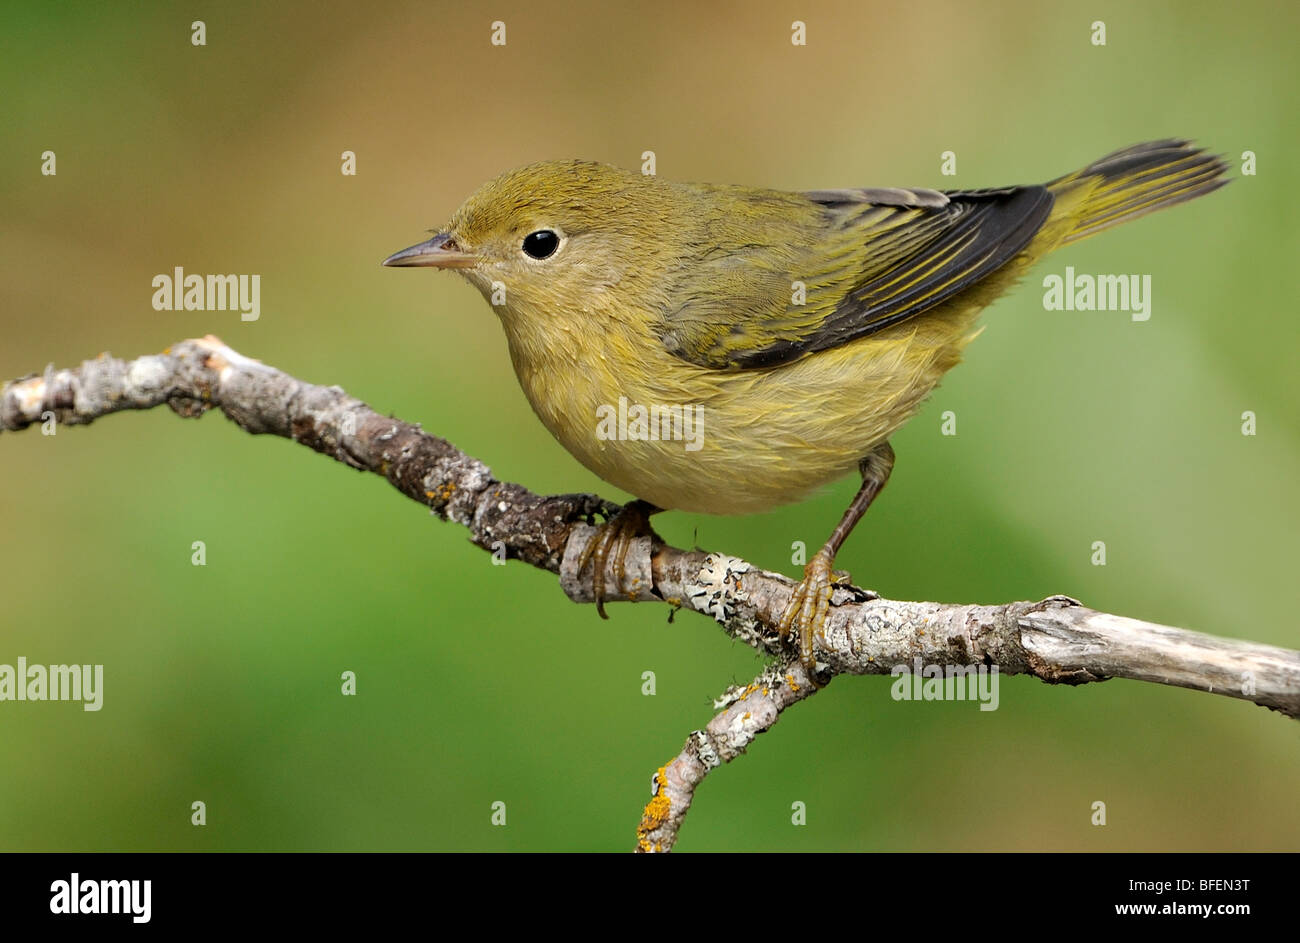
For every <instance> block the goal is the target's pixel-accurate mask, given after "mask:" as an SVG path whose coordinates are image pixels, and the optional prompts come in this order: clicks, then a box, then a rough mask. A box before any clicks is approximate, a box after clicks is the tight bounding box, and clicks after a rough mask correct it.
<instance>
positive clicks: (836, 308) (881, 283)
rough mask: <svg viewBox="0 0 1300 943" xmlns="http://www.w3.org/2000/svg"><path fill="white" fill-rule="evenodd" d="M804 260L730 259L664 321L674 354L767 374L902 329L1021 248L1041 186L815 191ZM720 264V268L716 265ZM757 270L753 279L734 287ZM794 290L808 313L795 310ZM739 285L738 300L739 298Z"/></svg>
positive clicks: (754, 250)
mask: <svg viewBox="0 0 1300 943" xmlns="http://www.w3.org/2000/svg"><path fill="white" fill-rule="evenodd" d="M804 197H805V198H807V199H808V200H810V201H811V202H812V203H813V204H815V206H816V207H817V209H818V210H819V212H820V214H821V215H820V218H819V223H818V227H817V230H816V231H817V232H818V237H817V238H815V239H813V240H812V243H811V244H809V245H807V246H806V251H803V252H801V253H798V254H792V252H791V249H790V247H788V246H787V247H776V246H771V247H762V246H753V245H749V246H745V247H744V249H745V251H743V252H738V253H735V254H732V253H728V254H727V258H726V260H725V264H726V266H727V269H728V272H727V276H728V277H726V278H725V279H721V280H718V288H717V290H716V291H712V292H709V291H705V292H695V293H693V295H692V297H691V298H690V300H689V302H688V303H687V304H686V305H684V306H682V307H681V308H679V309H678V310H677V311H676V312H673V313H672V314H670V315H669V316H668V317H667V318H666V319H665V326H664V332H663V336H664V338H665V344H666V345H667V346H668V347H669V349H670V350H672V352H673V353H675V354H676V355H677V356H679V357H681V358H682V359H684V360H688V361H690V362H692V363H696V364H699V365H700V366H707V367H712V368H715V369H732V370H734V369H755V368H761V367H772V366H776V365H779V364H783V363H788V362H789V361H792V360H795V359H798V358H799V357H802V356H805V355H807V354H809V353H812V352H814V351H818V350H825V349H827V348H831V347H836V346H839V345H841V344H845V343H848V342H850V341H853V340H857V339H858V338H862V337H867V336H869V335H871V334H874V333H876V332H877V331H881V330H884V329H885V328H888V327H890V326H892V325H895V324H898V323H900V322H901V321H905V320H907V319H908V318H912V317H915V316H917V315H919V314H922V313H923V312H925V311H928V310H930V309H932V308H934V307H936V306H937V305H940V304H942V303H943V302H945V301H947V300H949V299H950V298H952V297H954V296H955V295H957V294H958V293H959V292H961V291H963V290H965V289H966V288H969V287H970V286H971V285H973V284H975V283H976V282H978V281H980V280H981V279H983V278H986V277H987V276H988V275H990V274H992V273H993V272H995V271H996V270H997V269H999V268H1000V267H1001V266H1003V265H1005V264H1006V263H1007V262H1009V261H1010V260H1011V259H1012V258H1014V257H1015V256H1016V255H1017V254H1018V253H1019V252H1020V251H1021V250H1023V249H1024V248H1025V247H1026V246H1027V245H1028V244H1029V242H1030V240H1031V239H1032V238H1033V237H1034V234H1035V233H1037V232H1038V230H1039V229H1040V228H1041V227H1042V225H1043V223H1044V222H1045V221H1046V219H1047V217H1048V214H1049V213H1050V212H1051V208H1052V202H1053V198H1052V195H1051V193H1049V192H1048V190H1047V189H1046V188H1044V187H1037V186H1030V187H1009V188H1005V189H999V190H965V191H954V192H950V193H940V192H938V191H935V190H893V189H869V190H820V191H814V192H811V193H807V194H804ZM711 261H720V260H716V259H715V260H711ZM750 272H752V273H753V274H754V275H755V276H761V277H753V278H745V277H741V276H742V275H743V274H745V273H750ZM793 281H801V282H804V283H806V284H807V286H808V291H807V298H806V300H805V304H803V305H795V304H792V303H790V297H789V296H790V285H791V283H792V282H793ZM737 286H744V289H745V290H744V292H742V294H744V295H746V296H748V295H755V297H736V295H735V290H736V287H737Z"/></svg>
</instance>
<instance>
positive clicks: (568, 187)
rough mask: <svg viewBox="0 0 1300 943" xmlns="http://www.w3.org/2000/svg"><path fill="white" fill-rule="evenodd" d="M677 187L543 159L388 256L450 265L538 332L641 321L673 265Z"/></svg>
mask: <svg viewBox="0 0 1300 943" xmlns="http://www.w3.org/2000/svg"><path fill="white" fill-rule="evenodd" d="M679 198H680V197H678V196H677V195H676V194H675V193H674V190H673V185H671V184H665V183H659V182H658V181H656V180H655V178H653V177H646V176H642V175H641V174H638V173H633V172H631V171H627V170H622V169H620V168H618V167H612V166H609V165H607V164H598V163H593V162H589V161H574V160H569V161H545V162H542V163H537V164H531V165H529V166H527V167H523V168H520V169H519V170H514V171H511V172H510V173H507V174H504V175H502V176H501V177H498V178H497V179H496V180H493V181H491V182H490V183H487V184H485V185H484V186H482V187H481V188H480V189H479V190H478V191H477V192H476V193H474V194H473V195H472V196H471V197H470V198H469V199H468V200H466V201H465V203H464V205H463V206H461V208H460V209H458V210H457V211H456V212H455V213H454V214H453V215H452V217H451V221H450V222H449V223H448V225H447V227H446V228H445V229H444V230H443V231H442V232H439V233H438V234H437V235H435V236H434V237H433V238H432V239H429V240H427V241H426V242H422V243H420V244H419V245H415V246H411V247H410V248H409V249H404V250H402V251H401V252H398V253H396V254H394V255H392V256H390V257H389V258H387V259H385V260H384V264H385V265H391V266H431V267H435V268H444V269H452V270H455V271H456V272H458V273H460V274H461V275H464V276H465V277H466V278H467V279H469V281H471V282H472V283H473V284H474V285H476V286H477V287H478V289H479V291H481V292H482V293H483V295H484V297H485V298H487V299H488V301H489V303H491V304H492V305H493V308H494V309H495V310H496V312H497V314H498V315H500V317H501V319H502V321H503V322H505V325H506V329H507V331H508V332H512V331H513V330H517V329H520V328H521V326H522V322H534V323H533V324H532V328H533V330H534V331H535V330H553V329H555V328H556V327H561V328H569V329H572V328H574V327H576V326H577V325H576V324H575V323H574V322H575V321H582V320H587V321H589V322H590V325H589V326H592V327H600V326H601V323H602V321H604V322H605V323H608V320H607V319H610V318H613V319H616V320H625V319H627V318H634V317H635V318H640V317H644V315H645V313H646V310H647V308H650V307H653V306H654V305H655V304H657V303H661V302H662V298H663V296H664V292H665V290H666V288H665V285H664V281H665V276H666V275H667V274H669V272H670V271H671V270H672V269H673V268H674V266H673V265H672V244H671V241H670V240H669V241H666V240H665V239H664V233H665V231H667V232H671V231H672V227H673V225H674V222H675V220H674V216H676V215H678V214H676V213H675V212H674V207H673V201H674V199H679Z"/></svg>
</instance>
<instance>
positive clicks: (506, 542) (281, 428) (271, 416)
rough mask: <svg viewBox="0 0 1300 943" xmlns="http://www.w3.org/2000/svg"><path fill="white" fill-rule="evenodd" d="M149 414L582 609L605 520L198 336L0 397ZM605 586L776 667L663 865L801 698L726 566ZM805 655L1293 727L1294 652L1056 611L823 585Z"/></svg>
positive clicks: (734, 718) (28, 415)
mask: <svg viewBox="0 0 1300 943" xmlns="http://www.w3.org/2000/svg"><path fill="white" fill-rule="evenodd" d="M163 403H166V404H168V405H169V406H170V407H171V408H172V409H173V410H175V411H176V412H177V413H179V414H180V415H182V416H189V417H194V416H200V415H202V414H203V413H204V412H206V411H207V410H208V409H210V408H212V407H218V408H220V409H221V411H222V412H224V413H225V414H226V416H228V417H229V418H230V419H231V420H232V421H234V422H235V423H236V424H237V425H238V426H239V427H240V428H242V429H244V430H246V431H247V432H250V433H253V434H262V433H269V434H273V435H280V436H284V437H285V438H289V439H293V440H294V441H295V442H300V443H302V444H304V445H307V446H310V447H311V448H313V449H315V450H316V451H318V452H321V453H323V454H325V455H329V456H331V457H333V458H335V459H337V460H338V461H340V462H343V463H345V464H347V465H350V466H352V467H353V468H359V469H364V470H366V471H371V472H374V473H375V474H378V475H382V476H384V477H385V478H386V479H387V480H388V481H389V482H390V483H391V484H392V485H393V486H394V487H395V488H397V489H398V490H399V491H401V492H402V493H403V494H405V495H406V496H408V497H410V498H413V499H414V500H416V501H419V502H420V503H421V504H423V505H425V506H427V507H429V508H430V509H431V510H433V511H434V512H435V513H437V514H439V515H440V516H442V517H443V518H445V519H448V520H452V521H455V522H456V523H458V524H461V525H463V526H465V527H466V528H468V529H469V532H470V539H471V540H472V541H473V542H474V543H475V544H477V545H478V546H480V547H483V548H485V549H488V550H498V551H504V552H505V554H506V555H507V556H508V557H513V558H515V559H519V560H523V561H524V562H526V563H530V564H532V565H533V566H536V567H540V568H542V569H545V570H549V571H550V572H552V573H557V574H559V576H560V583H561V586H562V587H563V588H564V591H565V592H566V593H567V594H568V596H569V598H571V599H573V600H574V601H576V602H592V601H594V590H593V580H592V573H591V571H590V567H587V568H586V569H583V570H580V569H579V567H578V562H579V560H580V559H581V558H582V551H583V549H584V548H585V547H586V545H587V543H588V542H589V541H590V540H591V539H592V537H593V535H594V534H595V528H594V527H593V526H592V524H593V523H594V515H597V514H599V515H601V516H605V517H608V516H609V515H610V514H611V513H612V512H613V511H614V510H616V508H617V506H616V505H613V504H611V503H610V502H608V501H605V500H603V499H601V498H598V497H596V496H594V495H588V494H566V495H552V496H550V497H543V496H540V495H536V494H533V493H532V492H531V491H529V490H528V489H527V488H524V487H523V486H522V485H517V484H511V483H509V482H502V481H498V480H497V479H496V478H494V477H493V476H492V473H491V471H490V470H489V469H488V467H487V466H486V465H484V464H483V463H482V462H480V461H478V460H477V459H475V458H473V457H471V456H469V455H466V454H465V453H464V452H461V451H460V450H459V449H457V448H455V447H454V446H452V445H451V444H450V443H448V442H446V441H445V440H443V439H440V438H437V437H436V436H432V435H429V434H428V433H426V432H423V431H422V430H421V429H420V428H419V426H418V425H412V424H410V423H406V422H403V421H401V420H398V419H393V418H391V417H387V416H381V415H379V414H378V413H376V412H374V411H373V410H371V409H370V408H369V407H368V406H366V405H365V404H364V403H362V402H361V401H360V400H357V399H354V398H352V397H350V396H348V395H347V394H346V393H345V392H344V391H343V390H341V389H339V388H338V387H323V386H316V385H313V384H310V383H305V382H303V381H302V380H298V379H295V378H294V377H292V376H289V375H288V374H286V373H283V372H282V371H280V370H277V369H275V368H273V367H268V366H266V365H264V364H262V363H260V362H258V361H256V360H252V359H250V358H248V357H245V356H243V355H242V354H239V353H237V352H236V351H234V350H232V349H231V348H229V347H227V346H226V345H225V344H223V343H222V342H221V341H220V340H219V339H217V338H216V337H213V336H211V335H209V336H207V337H203V338H199V339H194V340H186V341H182V342H181V343H179V344H176V345H175V346H173V347H171V348H170V349H168V350H167V351H164V352H163V353H161V354H156V355H151V356H145V357H140V358H138V359H136V360H132V361H123V360H118V359H114V358H111V357H108V356H106V355H105V356H101V357H99V358H98V359H96V360H89V361H86V362H85V363H83V364H82V365H81V366H80V367H76V368H73V369H64V370H52V369H51V370H47V371H46V372H45V373H44V374H43V375H40V376H31V377H27V378H24V379H21V380H15V381H13V382H11V383H7V384H6V385H5V386H4V389H3V391H2V392H0V431H5V430H8V431H14V430H18V429H22V428H24V427H26V426H28V425H31V424H33V423H38V422H41V423H43V422H47V421H51V420H52V421H54V422H57V423H63V424H68V425H83V424H86V423H90V422H93V421H94V420H95V419H98V418H100V417H101V416H105V415H107V414H109V413H113V412H118V411H120V410H125V409H150V408H152V407H154V406H159V405H161V404H163ZM612 565H613V564H612V561H611V563H610V566H611V568H612ZM605 585H606V586H607V587H608V590H607V592H606V601H610V602H612V601H616V600H618V599H629V600H643V601H661V602H668V603H669V604H671V605H674V606H681V607H685V608H691V609H694V610H696V611H699V612H702V613H706V614H708V615H710V616H712V617H713V618H714V619H716V620H717V621H718V622H720V623H721V624H722V625H723V627H724V629H725V630H726V631H727V632H728V634H730V635H731V636H732V637H734V638H737V639H740V640H742V641H744V642H746V643H748V644H750V645H752V646H754V647H755V648H758V649H760V650H763V651H766V652H769V653H771V654H773V655H775V656H777V657H776V661H775V662H774V664H773V665H772V666H771V667H770V668H769V669H768V670H766V671H764V672H763V673H762V674H761V675H759V677H758V678H756V679H755V681H754V682H753V683H752V684H750V685H749V686H748V687H746V688H743V689H732V690H730V691H728V692H727V693H726V694H724V695H723V697H722V698H721V699H720V700H719V702H718V704H717V706H718V707H719V708H721V712H720V713H719V714H718V715H717V716H716V717H714V718H713V720H712V721H711V722H710V723H709V724H708V726H707V727H706V728H705V729H704V730H699V731H695V732H694V733H692V734H691V735H690V737H689V738H688V740H687V742H686V746H685V747H684V748H683V750H682V752H681V753H680V754H679V755H678V756H676V757H674V758H673V759H672V760H671V761H670V762H669V763H668V764H667V765H666V766H664V767H662V768H661V769H660V770H659V771H658V773H657V774H656V777H655V783H656V785H655V795H654V798H653V799H652V800H651V802H650V803H649V805H647V806H646V809H645V812H644V814H643V816H642V821H641V825H640V827H639V828H638V830H637V835H638V849H639V850H643V851H660V850H668V849H671V847H672V845H673V843H674V842H675V840H676V837H677V833H678V830H679V829H680V827H681V823H682V820H683V817H684V816H685V814H686V810H687V808H688V807H689V805H690V802H691V798H692V796H693V794H694V790H695V788H696V786H697V785H698V784H699V782H700V781H701V780H702V779H703V778H704V776H705V775H706V774H707V773H708V772H709V770H711V769H713V768H714V767H716V766H718V765H720V764H721V763H724V762H727V761H729V760H731V759H733V758H734V757H736V756H738V755H740V753H742V752H744V750H745V748H746V747H747V746H748V744H749V743H750V741H752V740H753V739H754V737H756V736H757V735H758V734H760V733H762V732H763V731H765V730H767V729H768V728H769V727H771V726H772V724H774V723H775V722H776V720H777V718H778V716H779V715H780V713H781V711H783V710H784V709H785V708H786V707H789V706H790V705H791V704H793V703H795V702H796V701H799V700H802V699H803V698H805V697H807V696H808V695H810V694H812V693H814V692H815V691H816V688H815V687H814V686H813V685H812V684H810V682H809V679H808V677H807V675H806V673H805V672H804V669H803V667H802V666H801V665H800V663H799V660H798V658H797V656H796V655H795V654H794V653H793V652H792V651H790V650H789V648H788V647H787V646H786V645H785V643H784V642H783V641H782V640H781V639H779V638H778V637H777V634H776V629H775V627H776V625H777V624H778V622H779V620H780V616H781V613H782V611H783V610H784V608H785V605H786V602H787V600H788V598H789V596H790V592H791V589H792V587H793V585H794V584H793V582H792V581H791V580H790V579H788V578H786V577H785V576H782V575H781V574H778V573H770V572H767V571H765V570H761V569H758V568H756V567H753V566H751V565H750V564H748V563H746V562H744V561H743V560H740V559H738V558H736V557H730V556H726V555H723V554H717V553H704V552H701V551H686V550H679V549H677V548H675V547H669V546H665V545H663V544H660V543H658V542H655V541H652V540H651V539H650V538H642V539H641V540H639V541H637V542H636V543H634V545H633V547H632V550H631V551H630V552H629V554H628V556H627V560H626V575H625V577H624V582H623V591H622V592H620V591H619V590H618V589H617V588H616V580H615V578H614V574H613V573H612V572H610V573H607V574H606V581H605ZM815 654H816V657H817V658H818V660H819V661H820V662H822V663H823V664H824V665H825V666H826V674H827V675H829V676H834V675H837V674H889V673H898V671H897V669H896V667H895V666H900V665H906V666H911V665H914V664H916V665H925V666H939V667H940V668H947V667H948V666H952V667H954V668H955V667H969V666H980V665H984V666H996V667H997V669H998V670H999V671H1000V672H1001V673H1002V674H1027V675H1033V676H1034V677H1037V678H1039V679H1041V680H1043V681H1046V682H1048V683H1052V684H1056V683H1065V684H1083V683H1086V682H1089V681H1104V680H1106V679H1108V678H1130V679H1133V680H1139V681H1152V682H1156V683H1159V684H1172V685H1177V686H1180V687H1186V688H1192V689H1195V690H1201V691H1207V692H1211V693H1214V694H1220V695H1226V696H1228V697H1235V698H1241V699H1244V700H1249V701H1253V702H1254V703H1256V704H1260V705H1263V706H1265V707H1269V708H1272V709H1273V710H1277V711H1280V712H1281V713H1283V714H1286V715H1287V716H1289V717H1293V718H1297V717H1300V652H1295V651H1290V650H1287V649H1281V648H1276V647H1273V646H1270V645H1260V644H1256V643H1252V642H1243V641H1236V640H1231V639H1223V638H1216V637H1214V636H1210V635H1203V634H1201V633H1198V632H1191V631H1188V630H1185V629H1178V628H1171V627H1168V626H1162V625H1156V624H1153V623H1149V622H1141V621H1138V620H1136V619H1127V618H1124V617H1121V616H1115V615H1109V614H1107V613H1101V612H1095V611H1093V610H1091V609H1088V608H1086V607H1085V606H1083V605H1082V604H1080V603H1079V602H1077V601H1075V600H1073V599H1070V598H1068V597H1065V596H1054V597H1051V598H1049V599H1045V600H1043V601H1041V602H1014V603H1007V604H1004V605H1000V606H971V605H950V604H943V603H932V602H899V601H894V600H887V599H881V598H879V597H878V596H876V594H874V593H872V592H870V591H867V590H863V589H859V588H858V587H855V586H848V585H845V586H838V587H836V589H835V594H834V597H833V600H832V609H831V614H830V617H829V619H828V621H827V626H826V630H825V636H824V638H818V639H817V640H816V647H815Z"/></svg>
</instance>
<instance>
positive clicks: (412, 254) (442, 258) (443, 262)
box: [384, 232, 478, 268]
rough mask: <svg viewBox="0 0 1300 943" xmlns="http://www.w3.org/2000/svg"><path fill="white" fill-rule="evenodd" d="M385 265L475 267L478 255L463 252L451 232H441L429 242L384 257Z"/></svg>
mask: <svg viewBox="0 0 1300 943" xmlns="http://www.w3.org/2000/svg"><path fill="white" fill-rule="evenodd" d="M384 264H385V265H395V266H407V265H431V266H433V267H434V268H473V267H474V266H475V265H478V256H476V255H472V254H470V253H468V252H461V251H460V246H458V245H456V240H455V238H453V237H452V235H451V233H446V232H444V233H439V234H438V235H436V236H434V237H433V238H432V239H430V240H429V241H428V242H422V243H420V244H419V245H418V246H411V248H409V249H403V250H402V251H401V252H395V253H393V254H392V255H390V256H389V257H388V258H386V259H384Z"/></svg>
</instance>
